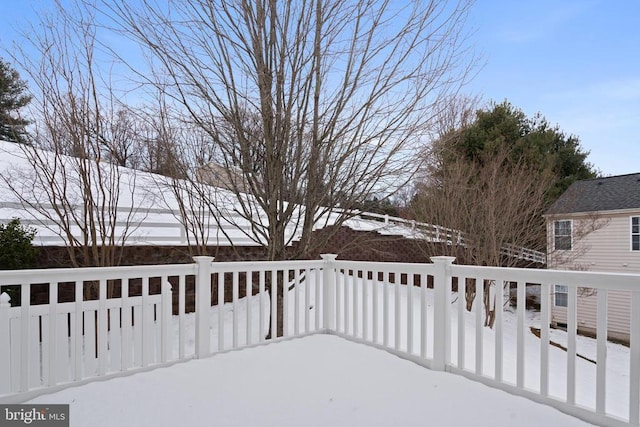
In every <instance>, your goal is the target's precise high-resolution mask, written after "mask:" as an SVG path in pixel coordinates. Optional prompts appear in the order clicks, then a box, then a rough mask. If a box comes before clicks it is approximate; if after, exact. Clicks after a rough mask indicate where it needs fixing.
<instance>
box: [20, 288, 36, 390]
mask: <svg viewBox="0 0 640 427" xmlns="http://www.w3.org/2000/svg"><path fill="white" fill-rule="evenodd" d="M30 288H31V286H30V284H28V283H23V284H22V285H21V286H20V301H21V302H20V304H21V307H20V335H21V337H20V359H21V360H22V363H21V365H20V367H21V369H20V391H27V390H29V377H30V375H29V374H30V373H29V363H28V361H29V360H30V352H29V331H30V329H31V327H30V325H31V313H30V308H31V300H30ZM31 375H33V373H32V374H31Z"/></svg>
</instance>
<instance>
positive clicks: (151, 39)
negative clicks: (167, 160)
mask: <svg viewBox="0 0 640 427" xmlns="http://www.w3.org/2000/svg"><path fill="white" fill-rule="evenodd" d="M104 6H105V8H106V9H108V10H110V11H111V15H112V17H113V18H114V22H116V23H117V25H119V27H120V28H121V29H122V30H124V31H125V32H126V34H128V35H129V36H130V37H132V38H133V39H134V40H136V41H138V42H139V43H140V44H142V45H143V46H144V47H146V48H147V50H148V52H149V53H150V57H152V61H153V64H154V65H155V66H156V67H157V68H156V70H157V73H156V74H154V75H161V76H162V79H159V80H160V81H159V82H158V81H152V79H148V78H146V77H147V76H146V75H142V74H141V77H145V78H146V79H145V80H146V82H147V83H149V84H155V85H157V86H158V89H159V90H160V91H161V92H163V93H166V94H167V95H169V96H170V97H172V99H173V100H174V102H175V104H176V105H178V106H180V108H181V111H182V112H183V113H184V114H186V116H187V117H188V118H189V119H190V120H191V122H192V123H194V124H195V125H197V126H198V127H200V128H201V129H202V130H203V131H204V132H205V133H206V135H207V136H208V137H209V138H210V139H211V141H212V143H213V145H214V146H215V147H216V150H218V151H217V162H218V163H219V164H221V165H222V166H223V167H224V168H225V170H226V171H228V176H227V179H228V181H229V182H230V183H231V186H230V187H231V193H232V194H231V196H230V197H228V196H227V195H224V197H228V198H229V200H225V201H221V200H216V199H215V198H214V199H213V200H210V202H209V203H208V209H209V210H210V212H211V215H212V216H213V217H214V218H215V220H216V221H217V222H219V224H220V225H221V227H220V229H222V230H224V229H225V228H228V227H235V228H236V229H237V230H240V231H241V232H242V233H244V234H245V236H246V237H247V238H248V239H251V240H252V241H253V242H254V243H255V244H259V245H263V246H264V247H265V248H266V254H267V255H266V257H267V258H268V259H270V260H276V259H287V258H299V257H305V256H308V254H311V253H313V251H314V249H317V248H318V247H319V245H322V244H323V242H322V241H320V240H321V239H314V237H313V236H312V232H313V230H314V229H315V228H322V227H324V226H327V225H329V224H331V225H332V226H334V227H336V228H337V227H338V226H339V225H340V224H341V223H342V222H343V221H345V220H346V219H348V218H349V217H350V215H352V214H351V213H350V209H351V208H352V207H354V206H357V205H359V204H360V203H362V202H363V201H364V200H366V199H368V198H371V197H370V196H372V195H374V194H375V195H378V196H379V197H382V198H384V197H385V196H386V195H388V194H390V193H393V192H394V191H396V190H397V188H398V187H399V186H400V185H401V184H402V183H403V182H405V181H406V180H408V179H409V178H410V177H411V176H412V174H413V172H414V171H415V170H416V166H417V165H416V163H417V162H415V161H414V160H416V159H417V157H416V156H413V155H412V153H413V151H414V149H415V148H416V147H417V146H418V145H419V143H420V142H423V141H424V139H426V138H428V137H429V135H430V133H429V132H430V130H431V129H430V124H431V119H432V117H433V116H434V114H435V112H436V111H437V110H438V109H439V108H442V102H443V100H445V99H446V95H447V94H448V93H450V92H452V91H453V92H455V91H456V90H457V89H458V88H459V87H460V85H461V84H462V83H463V82H464V81H465V79H466V77H467V75H468V71H469V68H470V67H471V66H472V65H474V62H475V60H474V57H473V55H472V52H470V49H469V48H468V46H467V39H466V33H465V27H464V21H465V18H466V14H467V10H468V7H469V2H468V1H464V0H463V1H460V2H455V3H453V4H451V2H447V1H441V0H429V1H424V0H414V1H408V2H403V3H402V4H398V3H397V2H392V1H389V0H374V1H361V0H360V1H359V0H353V1H336V0H302V1H294V2H289V1H277V0H267V1H250V0H216V1H204V0H195V1H194V0H189V1H187V0H172V1H169V2H168V3H167V5H166V7H164V6H163V7H159V6H158V5H157V4H156V3H155V2H152V1H146V0H143V1H141V2H139V3H136V4H135V5H134V4H132V3H130V2H127V1H124V0H123V1H118V2H116V3H115V5H114V4H113V3H111V2H108V3H106V2H105V3H104ZM235 170H237V171H240V175H239V176H238V175H237V174H236V173H235V172H233V171H235ZM188 176H192V174H188ZM202 195H203V196H204V193H203V194H202ZM220 196H221V194H220V193H217V194H216V197H220ZM337 207H339V209H336V208H337ZM247 224H249V226H247ZM294 240H298V244H297V245H295V248H296V249H295V250H294V249H292V246H291V243H292V242H293V241H294ZM281 297H282V295H278V299H279V300H280V299H281ZM278 303H279V304H280V303H281V301H279V302H278ZM279 323H280V324H282V322H279Z"/></svg>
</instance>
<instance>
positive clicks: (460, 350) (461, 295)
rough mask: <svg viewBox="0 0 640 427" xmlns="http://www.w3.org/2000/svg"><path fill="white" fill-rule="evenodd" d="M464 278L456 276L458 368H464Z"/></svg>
mask: <svg viewBox="0 0 640 427" xmlns="http://www.w3.org/2000/svg"><path fill="white" fill-rule="evenodd" d="M465 286H466V280H465V278H464V277H461V276H459V277H458V369H464V359H465V341H464V340H465V324H464V311H465V308H466V307H465V305H464V297H465Z"/></svg>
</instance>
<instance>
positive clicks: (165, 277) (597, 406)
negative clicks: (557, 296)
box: [0, 255, 640, 426]
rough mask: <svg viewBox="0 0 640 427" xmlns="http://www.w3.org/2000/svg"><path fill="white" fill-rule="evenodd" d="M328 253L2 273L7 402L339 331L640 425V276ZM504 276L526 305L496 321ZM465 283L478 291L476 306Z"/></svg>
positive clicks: (0, 388) (601, 420)
mask: <svg viewBox="0 0 640 427" xmlns="http://www.w3.org/2000/svg"><path fill="white" fill-rule="evenodd" d="M322 258H323V259H322V260H314V261H278V262H211V261H212V259H211V258H209V257H197V258H196V262H195V263H194V264H190V265H168V266H146V267H117V268H85V269H74V270H72V269H57V270H33V271H18V272H0V285H2V286H6V285H16V286H17V287H18V288H19V289H20V296H21V300H22V302H21V305H19V306H16V307H10V304H9V301H8V300H9V297H8V295H7V294H2V296H0V402H7V403H10V402H21V401H25V400H27V399H29V398H31V397H32V396H35V395H37V394H39V393H42V392H43V391H51V390H52V388H53V389H55V388H61V387H65V386H68V385H69V384H74V383H77V382H79V381H87V380H91V379H92V378H98V377H104V376H106V375H121V374H122V373H125V372H130V371H135V370H141V369H148V368H149V367H153V366H164V365H166V364H170V363H175V362H176V361H180V360H188V359H191V358H199V357H206V356H208V355H209V354H212V353H217V352H222V351H228V350H231V349H235V348H241V347H245V346H252V345H257V344H260V343H263V342H265V341H267V340H269V339H271V338H270V337H276V336H279V335H280V336H282V337H284V338H287V337H296V336H303V335H305V334H309V333H331V334H336V335H339V336H342V337H345V338H348V339H351V340H354V341H358V342H362V343H366V344H368V345H371V346H374V347H377V348H382V349H385V350H386V351H389V352H392V353H394V354H397V355H399V356H401V357H404V358H406V359H410V360H413V361H415V362H416V363H419V364H422V365H424V366H426V367H428V368H431V369H436V370H444V371H448V372H453V373H456V374H460V375H463V376H466V377H468V378H470V379H473V380H476V381H480V382H483V383H485V384H488V385H491V386H493V387H498V388H501V389H504V390H507V391H509V392H511V393H514V394H518V395H522V396H525V397H527V398H530V399H532V400H535V401H538V402H541V403H545V404H548V405H551V406H554V407H556V408H558V409H560V410H561V411H564V412H566V413H569V414H572V415H574V416H578V417H580V418H582V419H585V420H587V421H589V422H592V423H596V424H605V425H636V426H637V425H639V419H640V275H633V274H612V273H593V272H576V271H553V270H537V269H516V268H492V267H474V266H464V265H456V264H454V263H453V258H451V257H435V258H433V259H432V261H433V263H430V264H399V263H376V262H355V261H338V260H336V259H335V255H323V257H322ZM42 283H44V284H45V285H40V284H42ZM69 283H72V285H69ZM532 284H536V285H539V286H540V288H541V302H542V304H541V313H540V319H541V320H540V338H539V339H538V338H536V337H535V336H534V335H533V334H532V333H530V332H529V331H528V329H527V325H528V324H527V322H526V321H525V319H526V315H527V313H526V311H525V304H524V301H525V297H526V295H525V293H526V287H527V286H529V285H532ZM554 285H564V286H567V287H568V289H569V291H568V298H567V300H568V307H567V314H568V315H567V331H568V333H567V346H566V347H567V348H566V351H563V350H560V349H558V348H557V347H553V346H551V345H550V343H551V339H550V334H551V330H550V326H549V323H550V322H549V320H550V310H551V301H552V296H553V286H554ZM38 286H45V287H48V289H49V296H48V300H47V301H46V304H41V305H32V304H30V302H29V301H30V299H31V298H32V293H34V292H36V287H38ZM64 286H72V288H73V294H74V298H75V299H72V301H69V302H66V301H65V302H63V298H62V297H60V298H59V297H58V296H59V295H61V296H62V295H63V290H64V289H63V288H64ZM91 286H94V287H96V288H97V294H96V295H95V296H94V297H91V298H90V297H88V296H85V295H84V293H85V292H86V291H87V289H88V288H90V287H91ZM270 286H275V287H276V288H279V289H281V291H280V292H279V294H280V295H281V296H282V299H283V300H282V303H281V304H270V298H269V292H268V289H269V287H270ZM504 286H508V287H509V288H513V289H515V291H516V292H515V293H516V300H517V304H516V308H515V309H514V310H515V313H514V315H513V316H511V315H510V314H508V313H507V311H504V310H501V309H499V310H496V311H495V324H494V327H493V329H489V328H487V327H485V326H484V322H485V316H486V315H487V313H486V309H485V307H484V305H483V304H481V303H480V301H483V300H484V294H485V292H490V296H491V298H489V301H494V303H493V307H500V308H501V307H503V303H504V302H505V298H504V293H503V292H502V289H503V287H504ZM585 287H586V288H590V289H591V290H592V292H595V293H597V312H598V326H597V328H598V329H597V340H596V346H597V351H596V356H595V362H596V363H595V364H592V363H590V362H586V361H584V360H583V359H581V358H579V354H578V350H577V338H578V337H577V335H576V330H577V328H578V324H577V311H578V307H577V301H578V298H577V295H578V292H579V291H580V290H582V289H584V288H585ZM134 288H135V289H134ZM189 289H192V290H195V313H187V311H188V310H186V301H187V299H188V297H189V292H188V290H189ZM467 290H470V291H475V300H474V302H473V305H472V308H471V312H467V308H466V301H465V298H464V295H465V294H466V292H465V291H467ZM620 291H624V292H628V293H629V295H630V300H631V310H632V322H631V325H632V326H631V331H630V343H631V348H630V360H629V362H628V372H627V373H626V374H625V375H624V378H626V381H627V384H626V385H625V386H624V389H623V390H614V389H612V387H614V385H612V384H613V383H614V382H612V381H610V380H611V378H610V376H611V375H613V374H612V373H611V369H610V368H612V367H613V366H612V363H613V362H610V361H609V360H608V358H607V333H606V330H607V324H606V323H607V322H606V319H607V317H608V314H609V313H608V312H609V307H608V304H607V297H608V294H609V293H611V292H620ZM176 294H177V296H176ZM67 299H68V298H67ZM172 301H173V309H172ZM223 302H224V304H223ZM212 304H213V305H212ZM279 310H281V311H282V312H281V313H279ZM270 319H271V321H270ZM268 337H269V338H268ZM6 343H8V345H5V344H6ZM512 344H513V346H511V345H512ZM532 346H533V350H534V351H533V352H532V351H531V348H532ZM531 354H534V355H536V357H534V358H532V357H531ZM615 363H616V364H619V363H620V362H618V361H616V362H615ZM615 368H616V369H618V370H619V369H620V366H615ZM585 377H588V378H591V377H593V381H594V383H593V384H592V385H593V387H591V388H590V389H592V390H594V392H593V395H585V393H587V392H586V391H585V390H583V389H582V388H580V387H579V384H581V383H579V382H578V378H585ZM620 395H628V396H629V399H628V402H627V403H626V404H623V405H622V409H621V406H620V402H616V401H613V400H614V396H620ZM625 405H626V406H625Z"/></svg>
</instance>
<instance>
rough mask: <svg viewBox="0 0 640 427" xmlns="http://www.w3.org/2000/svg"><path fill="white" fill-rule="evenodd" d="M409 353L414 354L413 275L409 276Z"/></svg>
mask: <svg viewBox="0 0 640 427" xmlns="http://www.w3.org/2000/svg"><path fill="white" fill-rule="evenodd" d="M407 353H409V354H413V274H407Z"/></svg>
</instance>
